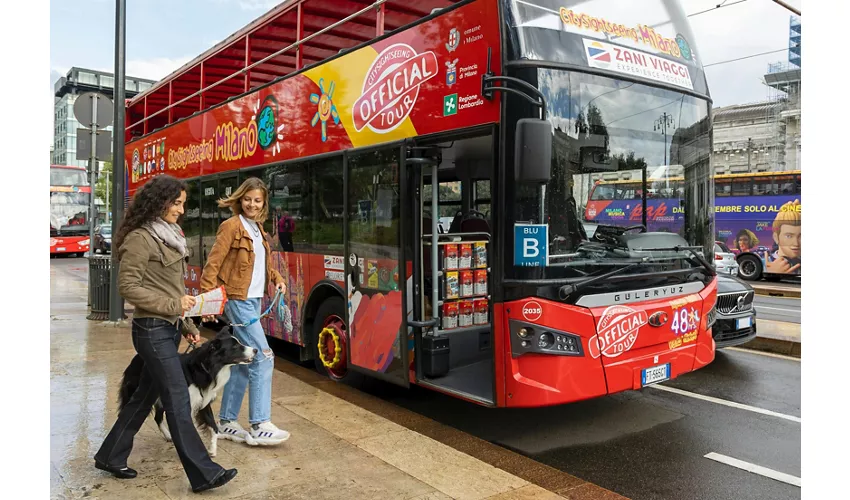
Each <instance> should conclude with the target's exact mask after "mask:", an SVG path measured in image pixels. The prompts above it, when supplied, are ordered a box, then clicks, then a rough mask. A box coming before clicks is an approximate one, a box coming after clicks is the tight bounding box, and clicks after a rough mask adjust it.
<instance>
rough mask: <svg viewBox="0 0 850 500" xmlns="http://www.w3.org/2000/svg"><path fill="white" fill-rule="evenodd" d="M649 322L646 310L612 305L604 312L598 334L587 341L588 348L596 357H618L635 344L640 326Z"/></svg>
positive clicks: (597, 330) (597, 329)
mask: <svg viewBox="0 0 850 500" xmlns="http://www.w3.org/2000/svg"><path fill="white" fill-rule="evenodd" d="M647 322H648V318H647V317H646V311H635V310H634V309H632V308H631V307H626V306H611V307H609V308H608V309H605V311H604V312H603V313H602V318H601V319H600V320H599V326H598V327H597V328H596V335H594V336H593V337H590V339H589V340H588V342H587V350H588V351H589V352H590V355H591V356H593V358H594V359H595V358H598V357H599V356H605V357H607V358H616V357H617V356H619V355H620V354H623V353H624V352H626V351H628V350H629V349H631V348H632V346H633V345H635V342H636V341H637V338H638V334H639V333H640V327H642V326H643V325H645V324H646V323H647Z"/></svg>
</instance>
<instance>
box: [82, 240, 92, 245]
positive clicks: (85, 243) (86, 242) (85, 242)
mask: <svg viewBox="0 0 850 500" xmlns="http://www.w3.org/2000/svg"><path fill="white" fill-rule="evenodd" d="M89 243H91V240H80V246H83V247H87V246H89Z"/></svg>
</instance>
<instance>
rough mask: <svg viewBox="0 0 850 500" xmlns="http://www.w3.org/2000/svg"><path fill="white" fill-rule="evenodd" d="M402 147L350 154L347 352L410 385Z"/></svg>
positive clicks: (362, 368) (360, 366) (359, 366)
mask: <svg viewBox="0 0 850 500" xmlns="http://www.w3.org/2000/svg"><path fill="white" fill-rule="evenodd" d="M402 152H403V149H402V148H401V146H399V145H396V146H390V147H383V148H381V149H373V150H368V151H365V152H357V153H352V154H346V157H345V158H346V167H345V176H346V181H345V184H346V186H347V189H346V193H345V196H346V202H345V206H346V207H347V210H346V219H347V220H346V222H345V233H346V234H345V238H344V239H345V242H346V244H345V255H346V256H347V258H346V259H345V281H346V304H347V306H346V322H347V324H348V342H346V355H347V358H348V366H349V367H350V368H351V369H353V370H354V371H358V372H362V373H366V374H368V375H370V376H373V377H376V378H380V379H383V380H386V381H388V382H391V383H393V384H397V385H400V386H403V387H407V386H408V385H409V383H410V376H409V361H408V354H409V353H408V349H410V347H411V345H412V340H411V339H410V337H409V336H408V333H407V331H408V325H407V314H406V311H407V310H409V308H407V307H406V304H407V303H408V301H410V300H411V295H410V288H409V287H410V284H411V283H412V279H411V277H410V269H411V266H410V265H409V264H407V261H408V260H409V259H410V258H411V256H406V255H405V251H404V249H403V246H402V237H401V234H402V231H403V230H404V228H405V226H406V225H408V224H409V219H410V216H409V215H408V214H407V213H406V210H405V209H404V208H403V204H402V203H401V200H402V199H403V198H407V197H408V195H407V192H408V189H407V182H405V180H404V162H403V158H404V157H403V155H402ZM402 193H404V194H402Z"/></svg>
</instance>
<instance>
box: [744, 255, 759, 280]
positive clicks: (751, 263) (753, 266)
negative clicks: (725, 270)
mask: <svg viewBox="0 0 850 500" xmlns="http://www.w3.org/2000/svg"><path fill="white" fill-rule="evenodd" d="M738 266H739V267H738V274H739V275H740V276H741V277H742V278H744V279H745V280H747V281H757V280H759V279H761V274H762V264H761V259H759V258H758V257H756V256H755V255H742V256H741V257H740V258H738Z"/></svg>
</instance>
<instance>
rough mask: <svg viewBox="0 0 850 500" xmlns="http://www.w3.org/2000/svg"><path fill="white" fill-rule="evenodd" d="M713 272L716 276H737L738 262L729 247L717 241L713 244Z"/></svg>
mask: <svg viewBox="0 0 850 500" xmlns="http://www.w3.org/2000/svg"><path fill="white" fill-rule="evenodd" d="M714 270H715V271H717V274H726V275H729V276H738V261H737V260H735V254H734V253H732V251H731V250H729V247H727V246H726V245H724V244H723V243H721V242H719V241H715V242H714Z"/></svg>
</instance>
